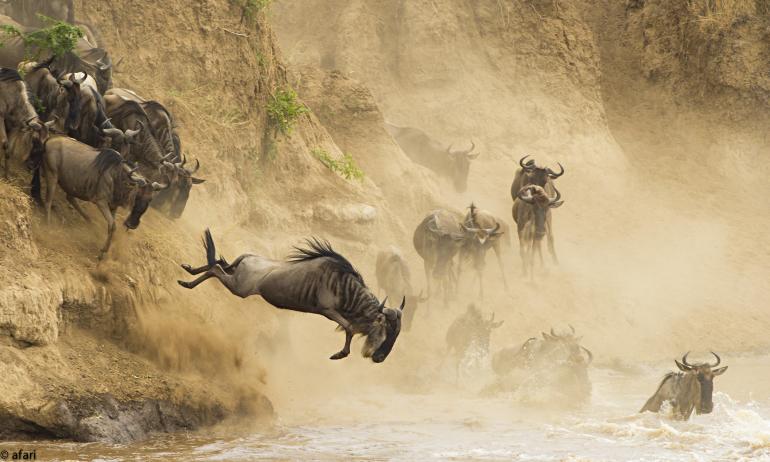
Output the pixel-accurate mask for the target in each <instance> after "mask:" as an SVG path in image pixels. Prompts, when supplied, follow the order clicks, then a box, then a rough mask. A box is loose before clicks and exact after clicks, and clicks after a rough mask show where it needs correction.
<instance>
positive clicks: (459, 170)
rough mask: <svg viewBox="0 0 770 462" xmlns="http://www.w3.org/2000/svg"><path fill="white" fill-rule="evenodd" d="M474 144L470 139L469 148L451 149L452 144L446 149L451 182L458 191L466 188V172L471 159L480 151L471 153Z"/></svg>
mask: <svg viewBox="0 0 770 462" xmlns="http://www.w3.org/2000/svg"><path fill="white" fill-rule="evenodd" d="M474 149H476V144H474V143H473V141H471V148H470V149H468V150H460V151H453V150H452V145H450V146H449V147H448V148H447V150H446V154H447V158H448V159H449V162H450V164H451V167H452V168H451V171H452V182H453V183H454V186H455V189H456V190H457V191H458V192H465V190H466V189H468V172H469V171H470V167H471V161H472V160H474V159H476V158H477V157H478V156H479V154H480V153H478V152H477V153H475V154H474V153H473V150H474Z"/></svg>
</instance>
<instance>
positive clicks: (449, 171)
mask: <svg viewBox="0 0 770 462" xmlns="http://www.w3.org/2000/svg"><path fill="white" fill-rule="evenodd" d="M385 129H386V130H387V131H388V133H389V134H390V136H392V137H393V139H394V140H395V141H396V143H397V144H398V145H399V146H400V147H401V150H402V151H404V154H406V155H407V156H408V157H409V158H410V159H412V160H413V161H414V162H416V163H418V164H420V165H422V166H424V167H427V168H429V169H431V170H433V171H434V172H436V173H438V174H439V175H442V176H444V177H446V178H448V179H450V180H451V181H452V184H453V185H454V187H455V190H457V192H465V190H466V189H468V172H469V171H470V166H471V161H472V160H474V159H476V158H477V157H478V156H479V154H480V153H478V152H477V153H475V154H474V153H473V151H474V150H475V149H476V145H475V144H474V143H473V141H471V147H470V149H460V150H454V149H452V145H449V146H445V145H443V144H442V143H440V142H438V141H436V140H434V139H433V138H431V137H430V136H428V134H427V133H425V132H424V131H422V130H420V129H419V128H413V127H399V126H397V125H393V124H389V123H387V122H386V123H385Z"/></svg>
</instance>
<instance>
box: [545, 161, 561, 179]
mask: <svg viewBox="0 0 770 462" xmlns="http://www.w3.org/2000/svg"><path fill="white" fill-rule="evenodd" d="M558 165H559V168H560V169H561V171H560V172H559V173H555V172H554V171H553V170H551V169H550V168H549V169H548V176H550V177H551V178H553V179H554V180H555V179H556V178H559V177H560V176H562V175H564V166H563V165H562V164H558Z"/></svg>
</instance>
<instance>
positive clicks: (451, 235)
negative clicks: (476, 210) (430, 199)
mask: <svg viewBox="0 0 770 462" xmlns="http://www.w3.org/2000/svg"><path fill="white" fill-rule="evenodd" d="M465 239H466V236H465V232H464V231H463V229H462V228H461V227H460V220H459V217H458V216H457V215H456V214H454V213H452V212H449V211H447V210H443V209H438V210H434V211H432V212H430V213H429V214H428V216H426V217H425V218H424V219H423V220H422V222H420V224H419V225H418V226H417V229H415V231H414V235H413V237H412V243H413V244H414V249H415V250H416V251H417V254H418V255H420V257H421V258H422V260H423V266H424V268H425V281H426V284H427V286H428V297H430V296H431V294H432V293H433V291H432V290H431V280H432V279H434V278H435V279H438V280H439V285H440V287H441V289H442V291H443V293H444V300H445V301H447V300H448V299H449V295H450V294H451V293H452V292H453V291H454V289H455V285H456V282H457V281H456V276H457V275H456V274H455V269H454V265H453V261H454V257H455V255H457V252H458V251H459V250H460V247H461V246H462V245H463V243H464V242H465Z"/></svg>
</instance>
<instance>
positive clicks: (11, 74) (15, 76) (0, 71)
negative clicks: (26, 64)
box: [0, 67, 21, 82]
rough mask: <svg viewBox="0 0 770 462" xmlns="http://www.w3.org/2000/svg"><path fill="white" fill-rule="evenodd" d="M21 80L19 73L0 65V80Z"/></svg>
mask: <svg viewBox="0 0 770 462" xmlns="http://www.w3.org/2000/svg"><path fill="white" fill-rule="evenodd" d="M20 80H21V75H19V72H18V71H16V70H14V69H8V68H7V67H0V82H18V81H20Z"/></svg>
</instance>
